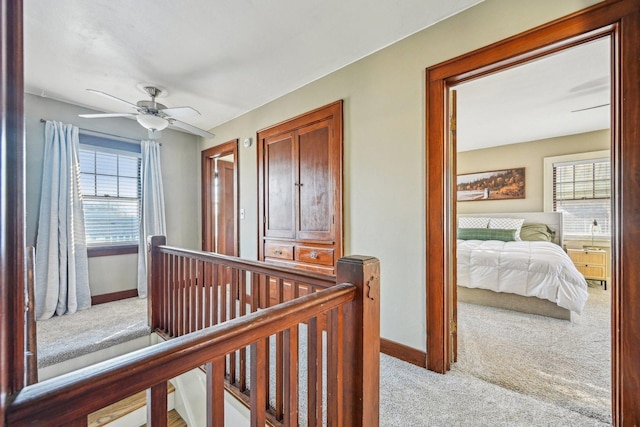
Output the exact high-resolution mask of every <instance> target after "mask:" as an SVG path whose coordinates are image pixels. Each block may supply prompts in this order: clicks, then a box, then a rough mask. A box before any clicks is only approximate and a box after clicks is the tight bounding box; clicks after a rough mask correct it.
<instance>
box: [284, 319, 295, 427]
mask: <svg viewBox="0 0 640 427" xmlns="http://www.w3.org/2000/svg"><path fill="white" fill-rule="evenodd" d="M283 351H284V378H285V382H284V390H283V395H284V414H283V415H284V419H283V423H284V426H285V427H297V425H298V325H296V326H294V327H292V328H289V329H287V330H285V331H284V345H283Z"/></svg>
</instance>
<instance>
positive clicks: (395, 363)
mask: <svg viewBox="0 0 640 427" xmlns="http://www.w3.org/2000/svg"><path fill="white" fill-rule="evenodd" d="M38 329H39V330H38V333H39V336H38V339H39V343H38V344H39V346H40V348H39V352H40V353H41V354H40V355H41V360H40V362H41V363H43V357H44V363H49V364H51V363H52V361H53V360H54V359H55V360H60V359H64V360H66V358H70V357H75V355H77V353H80V352H86V351H88V350H91V351H95V350H93V349H94V348H95V349H97V348H98V347H99V348H103V347H106V346H109V345H112V344H111V342H112V341H110V340H111V339H113V338H115V339H122V338H123V337H125V336H126V335H127V334H129V333H131V332H133V331H136V332H135V333H136V334H137V333H142V335H144V334H147V333H149V331H148V329H147V327H146V300H140V299H137V298H135V299H130V300H124V301H119V302H114V303H109V304H101V305H97V306H94V307H92V308H91V309H89V310H86V311H83V312H78V313H76V314H74V315H71V316H62V317H60V318H53V319H51V320H47V321H43V322H38ZM304 329H305V328H304V327H301V335H302V336H304V332H303V331H304ZM40 334H42V337H41V336H40ZM105 336H106V337H107V338H105ZM139 336H140V335H139ZM304 347H305V345H304V344H302V345H301V352H300V356H301V357H300V359H301V360H300V362H301V372H304V369H305V365H306V360H305V359H306V356H305V354H306V351H304ZM380 359H381V360H380V364H381V366H380V370H381V372H380V425H382V426H402V427H405V426H434V427H435V426H510V427H511V426H581V427H582V426H603V425H607V423H603V422H601V421H600V420H598V419H596V418H593V417H589V416H586V415H583V414H581V413H578V412H576V411H574V410H571V409H568V408H565V407H562V406H558V405H555V404H553V403H549V402H546V401H542V400H540V399H538V398H536V397H533V396H527V395H525V394H523V393H522V392H516V391H512V390H508V389H506V388H504V387H501V386H498V385H495V384H492V383H490V382H487V381H483V380H481V379H479V378H477V377H475V376H473V375H471V374H469V373H467V372H463V371H462V370H460V369H458V368H457V367H455V366H454V368H453V370H452V371H451V372H450V373H448V374H447V375H440V374H436V373H433V372H430V371H427V370H425V369H422V368H419V367H417V366H414V365H410V364H408V363H405V362H402V361H401V360H398V359H394V358H392V357H389V356H386V355H381V356H380ZM301 377H302V378H304V376H301ZM302 378H301V385H303V384H304V380H303V379H302ZM301 388H302V389H304V386H302V387H301ZM323 397H324V396H323ZM300 409H301V417H300V418H301V425H304V424H305V418H306V414H305V412H306V410H305V407H304V404H303V402H302V399H301V408H300Z"/></svg>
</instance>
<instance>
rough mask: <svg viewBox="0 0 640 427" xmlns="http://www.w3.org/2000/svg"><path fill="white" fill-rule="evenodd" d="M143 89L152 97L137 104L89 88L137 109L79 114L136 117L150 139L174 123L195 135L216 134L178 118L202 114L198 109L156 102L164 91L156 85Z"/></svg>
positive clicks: (95, 116) (208, 135)
mask: <svg viewBox="0 0 640 427" xmlns="http://www.w3.org/2000/svg"><path fill="white" fill-rule="evenodd" d="M141 89H143V90H144V91H145V92H147V93H148V94H149V96H150V97H151V100H150V101H146V100H142V101H138V102H137V103H136V104H132V103H131V102H129V101H125V100H124V99H120V98H118V97H115V96H113V95H109V94H108V93H105V92H101V91H99V90H95V89H87V90H88V91H89V92H93V93H96V94H98V95H102V96H104V97H106V98H109V99H113V100H115V101H118V102H120V103H122V104H126V105H127V106H129V107H131V108H133V109H134V110H136V112H131V113H99V114H79V116H80V117H84V118H86V119H95V118H106V117H135V118H136V120H137V121H138V123H140V125H141V126H142V127H144V128H145V129H147V130H148V131H149V138H150V139H158V138H160V135H161V131H162V130H163V129H165V128H166V127H167V126H169V125H173V126H175V127H177V128H180V129H182V130H185V131H187V132H189V133H192V134H194V135H198V136H201V137H203V138H213V137H214V136H215V135H214V134H212V133H210V132H207V131H206V130H202V129H200V128H197V127H195V126H192V125H190V124H188V123H185V122H183V121H180V120H178V119H176V117H185V116H187V117H188V116H193V115H200V113H199V112H198V110H196V109H194V108H191V107H175V108H167V107H166V106H165V105H162V104H160V103H159V102H156V98H157V97H158V96H160V94H161V93H162V92H163V91H162V89H159V88H157V87H154V86H143V87H141Z"/></svg>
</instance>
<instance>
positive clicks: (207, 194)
mask: <svg viewBox="0 0 640 427" xmlns="http://www.w3.org/2000/svg"><path fill="white" fill-rule="evenodd" d="M229 154H232V155H233V188H234V192H233V236H234V238H235V239H234V242H233V255H234V256H239V254H240V243H239V240H240V235H239V227H238V200H240V196H239V193H240V189H239V188H238V163H239V162H238V139H232V140H231V141H228V142H225V143H224V144H220V145H216V146H215V147H211V148H208V149H206V150H202V171H201V175H202V184H201V188H202V249H203V250H204V248H206V247H208V245H209V243H210V242H209V236H212V238H213V240H214V241H215V239H216V235H215V228H213V229H211V222H210V221H209V219H210V218H211V213H212V212H211V205H212V201H213V200H212V198H211V189H212V188H211V187H210V184H211V174H210V173H209V171H210V170H211V164H212V163H213V162H214V161H215V159H216V158H218V157H224V156H228V155H229Z"/></svg>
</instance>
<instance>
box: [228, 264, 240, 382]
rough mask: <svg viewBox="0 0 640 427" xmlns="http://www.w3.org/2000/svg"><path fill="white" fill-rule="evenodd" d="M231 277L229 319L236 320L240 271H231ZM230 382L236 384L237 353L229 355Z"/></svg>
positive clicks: (233, 269) (232, 269)
mask: <svg viewBox="0 0 640 427" xmlns="http://www.w3.org/2000/svg"><path fill="white" fill-rule="evenodd" d="M230 270H231V271H230V275H231V284H230V287H231V295H230V296H229V319H235V318H236V303H237V299H238V270H236V269H235V268H231V269H230ZM229 382H230V383H231V384H235V383H236V352H235V351H234V352H232V353H231V354H229Z"/></svg>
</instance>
